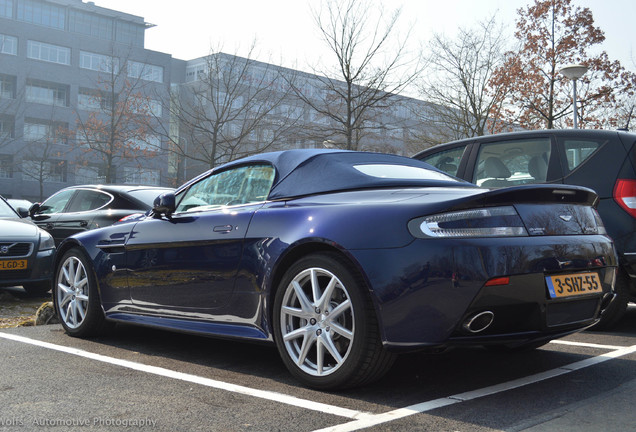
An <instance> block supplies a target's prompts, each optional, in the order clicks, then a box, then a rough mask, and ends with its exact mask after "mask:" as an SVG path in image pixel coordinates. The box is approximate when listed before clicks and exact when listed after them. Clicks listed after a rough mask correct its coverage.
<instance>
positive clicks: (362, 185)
mask: <svg viewBox="0 0 636 432" xmlns="http://www.w3.org/2000/svg"><path fill="white" fill-rule="evenodd" d="M256 163H266V164H270V165H272V166H274V168H275V169H276V178H275V179H274V184H273V186H272V189H271V191H270V194H269V197H268V198H269V199H281V198H292V197H298V196H307V195H313V194H318V193H326V192H335V191H343V190H355V189H369V188H387V187H432V186H439V187H444V186H446V187H448V186H454V187H457V186H464V187H477V186H475V185H473V184H472V183H468V182H466V181H464V180H461V179H458V178H455V177H452V176H449V175H448V174H446V173H444V172H442V171H440V170H438V169H436V168H434V167H432V166H431V165H429V164H427V163H425V162H422V161H419V160H416V159H411V158H408V157H404V156H397V155H392V154H386V153H371V152H360V151H347V150H330V149H324V150H323V149H297V150H286V151H280V152H271V153H262V154H258V155H254V156H249V157H247V158H243V159H238V160H236V161H233V162H229V163H226V164H224V165H221V166H218V167H216V168H214V169H213V172H220V171H225V170H226V169H229V168H232V167H236V166H240V165H248V164H249V165H251V164H256ZM374 165H375V166H386V165H389V166H403V167H405V168H404V170H403V172H404V174H405V175H403V176H402V175H397V176H385V177H380V176H378V175H375V174H369V173H368V172H367V173H365V172H363V171H366V170H364V169H362V170H361V169H359V168H360V167H361V166H374ZM407 167H413V168H417V169H418V170H415V171H416V172H417V171H420V170H421V169H424V170H427V172H428V174H430V175H427V174H426V172H422V171H420V173H423V174H424V175H422V176H419V177H418V176H417V175H415V176H413V175H409V174H407V171H408V172H409V173H412V172H413V170H410V169H409V168H407ZM378 171H380V172H381V171H382V169H379V170H378ZM393 172H395V170H393Z"/></svg>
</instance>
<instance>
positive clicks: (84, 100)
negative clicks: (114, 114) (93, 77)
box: [77, 88, 112, 111]
mask: <svg viewBox="0 0 636 432" xmlns="http://www.w3.org/2000/svg"><path fill="white" fill-rule="evenodd" d="M110 100H111V98H110V97H109V96H108V97H104V95H103V94H102V93H101V92H100V91H98V90H92V89H87V88H80V90H79V93H78V94H77V108H79V109H82V110H87V111H108V110H110V109H111V107H112V103H111V102H110Z"/></svg>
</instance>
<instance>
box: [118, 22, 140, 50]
mask: <svg viewBox="0 0 636 432" xmlns="http://www.w3.org/2000/svg"><path fill="white" fill-rule="evenodd" d="M144 31H145V27H144V26H143V25H140V24H133V23H129V22H124V21H117V22H116V23H115V40H116V41H117V42H122V43H125V44H130V45H133V46H138V47H143V46H144Z"/></svg>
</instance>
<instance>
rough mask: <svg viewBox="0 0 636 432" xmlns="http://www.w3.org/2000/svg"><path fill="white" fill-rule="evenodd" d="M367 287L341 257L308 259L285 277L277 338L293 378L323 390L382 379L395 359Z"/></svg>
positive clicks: (277, 303) (276, 311)
mask: <svg viewBox="0 0 636 432" xmlns="http://www.w3.org/2000/svg"><path fill="white" fill-rule="evenodd" d="M363 287H364V284H363V282H362V281H361V279H360V278H359V277H357V275H356V274H353V273H352V272H350V271H349V270H348V269H347V266H346V264H345V263H344V262H343V260H342V258H340V257H339V256H338V255H336V254H331V253H321V254H314V255H310V256H307V257H305V258H302V259H301V260H299V261H297V262H296V263H295V264H294V265H292V266H291V268H290V269H289V270H288V271H287V272H286V273H285V275H284V277H283V279H282V281H281V283H280V285H279V287H278V290H277V292H276V298H275V301H274V333H275V339H276V344H277V346H278V350H279V353H280V355H281V357H282V359H283V361H284V363H285V365H286V366H287V368H288V369H289V370H290V372H291V373H292V374H293V375H294V376H295V377H296V378H297V379H299V380H300V381H301V382H303V383H304V384H306V385H308V386H310V387H314V388H317V389H321V390H333V389H337V388H345V387H354V386H359V385H363V384H367V383H369V382H371V381H374V380H376V379H379V378H380V377H381V376H382V375H384V374H385V373H386V371H388V369H389V368H390V367H391V365H392V363H393V360H394V355H393V354H391V353H389V352H387V351H385V350H384V349H383V347H382V343H381V340H380V334H379V330H378V324H377V320H376V316H375V310H374V309H373V305H372V304H371V299H370V298H369V295H368V294H367V293H366V292H365V290H364V288H363Z"/></svg>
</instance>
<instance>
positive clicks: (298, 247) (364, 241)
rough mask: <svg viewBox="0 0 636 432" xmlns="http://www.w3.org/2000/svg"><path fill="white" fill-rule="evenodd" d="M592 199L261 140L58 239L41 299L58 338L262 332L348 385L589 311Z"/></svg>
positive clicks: (583, 318)
mask: <svg viewBox="0 0 636 432" xmlns="http://www.w3.org/2000/svg"><path fill="white" fill-rule="evenodd" d="M596 203H597V196H596V194H595V193H594V192H593V191H591V190H589V189H586V188H582V187H575V186H564V185H527V186H517V187H512V188H507V189H499V190H487V189H481V188H479V187H477V186H475V185H473V184H470V183H467V182H464V181H462V180H458V179H456V178H454V177H450V176H448V175H446V174H444V173H443V172H441V171H438V170H436V169H434V168H432V167H431V166H430V165H428V164H426V163H424V162H421V161H418V160H414V159H410V158H406V157H400V156H395V155H387V154H378V153H366V152H348V151H340V150H291V151H284V152H277V153H269V154H262V155H257V156H252V157H249V158H246V159H242V160H237V161H234V162H231V163H228V164H225V165H223V166H220V167H218V168H215V169H213V170H211V171H208V172H206V173H204V174H202V175H201V176H199V177H198V178H195V179H194V180H192V181H190V182H188V183H187V184H185V185H184V186H182V187H181V188H179V189H177V190H176V192H174V193H173V192H169V193H166V194H163V195H162V196H160V197H158V198H157V200H156V201H155V205H154V209H153V210H152V212H151V213H150V214H149V215H148V216H147V217H145V218H143V219H142V220H136V221H132V222H129V223H122V224H117V225H113V226H110V227H106V228H102V229H98V230H93V231H88V232H85V233H82V234H77V235H75V236H73V237H70V238H68V239H67V240H65V241H64V242H63V243H62V244H61V245H60V246H59V249H58V254H57V265H56V274H55V287H54V299H55V306H56V308H57V311H58V313H59V315H60V318H61V321H62V325H63V326H64V328H65V330H66V332H67V333H68V334H70V335H72V336H79V337H86V336H90V335H93V334H95V333H98V332H101V331H103V330H104V329H105V328H107V327H108V326H109V325H110V324H112V323H113V322H123V323H133V324H142V325H147V326H154V327H159V328H164V329H169V330H176V331H182V332H189V333H197V334H202V335H214V336H219V337H232V338H240V339H246V340H253V341H267V342H270V343H275V344H276V345H277V347H278V350H279V352H280V355H281V357H282V359H283V361H284V362H285V364H286V365H287V367H288V368H289V370H290V371H291V373H292V374H293V375H294V376H296V377H297V378H298V379H299V380H300V381H302V382H303V383H304V384H306V385H309V386H312V387H315V388H319V389H335V388H342V387H351V386H358V385H362V384H365V383H368V382H370V381H372V380H375V379H378V378H379V377H381V376H382V375H383V374H384V373H385V372H386V371H387V370H388V368H389V367H390V366H391V364H392V362H393V360H394V358H395V355H396V353H399V352H403V351H407V350H419V349H441V348H446V347H450V346H456V345H466V344H468V345H486V346H497V347H506V348H510V349H515V348H527V347H536V346H540V345H542V344H544V343H546V342H547V341H549V340H551V339H554V338H558V337H561V336H563V335H566V334H569V333H572V332H576V331H579V330H581V329H584V328H585V327H587V326H590V325H592V324H594V323H595V322H597V320H598V319H599V316H600V315H601V314H602V313H603V310H604V309H605V308H606V307H607V306H608V304H609V303H610V302H611V301H612V299H613V297H614V292H613V285H614V279H615V274H616V265H617V261H616V256H615V252H614V247H613V244H612V242H611V240H610V239H609V238H608V237H607V236H606V235H605V229H604V227H603V225H602V223H601V221H600V219H599V217H598V214H597V212H596V210H595V208H594V206H595V205H596Z"/></svg>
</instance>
